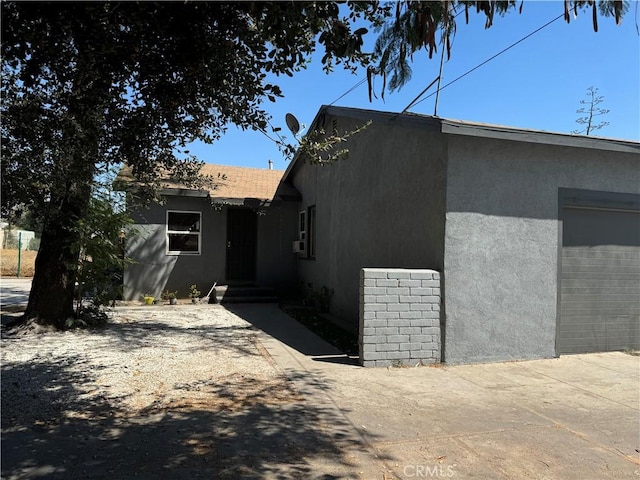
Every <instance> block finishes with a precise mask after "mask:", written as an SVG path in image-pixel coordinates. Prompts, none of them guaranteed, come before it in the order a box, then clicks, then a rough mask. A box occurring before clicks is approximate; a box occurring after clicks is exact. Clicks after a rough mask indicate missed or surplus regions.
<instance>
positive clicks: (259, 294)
mask: <svg viewBox="0 0 640 480" xmlns="http://www.w3.org/2000/svg"><path fill="white" fill-rule="evenodd" d="M215 290H216V295H215V298H216V301H217V303H275V302H278V296H277V295H276V292H275V290H273V289H272V288H269V287H261V286H257V285H251V284H240V285H234V284H231V285H217V286H216V289H215ZM211 297H213V293H211Z"/></svg>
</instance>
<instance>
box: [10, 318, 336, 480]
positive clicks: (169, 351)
mask: <svg viewBox="0 0 640 480" xmlns="http://www.w3.org/2000/svg"><path fill="white" fill-rule="evenodd" d="M2 337H3V338H2V352H1V354H2V405H1V406H2V478H3V479H6V480H17V479H40V478H47V479H58V478H59V479H75V478H77V479H80V478H82V479H95V478H109V479H121V478H132V477H135V478H149V479H151V478H154V479H155V478H171V479H182V478H184V479H187V478H188V479H191V478H208V479H211V478H234V479H235V478H249V479H250V478H320V477H316V476H314V475H313V473H314V472H313V469H312V467H311V466H310V462H309V460H310V458H311V457H322V458H327V459H329V460H331V461H335V462H341V461H342V460H341V458H340V457H341V453H340V450H339V447H340V439H337V438H332V437H331V436H330V434H328V433H327V432H326V431H325V430H324V427H323V425H326V423H327V421H328V420H327V419H325V418H324V412H321V411H317V409H316V410H314V408H312V407H310V406H309V405H305V403H304V401H303V399H302V398H301V396H300V395H298V393H297V392H296V391H295V389H294V388H293V387H292V384H291V383H290V382H289V381H288V380H287V379H286V378H285V377H284V375H283V374H282V372H281V371H280V370H279V369H278V368H277V366H276V365H275V363H274V362H273V361H272V360H271V359H270V357H269V356H268V354H267V353H266V351H265V350H264V349H263V348H262V347H261V345H260V343H259V342H257V341H256V336H255V331H254V330H253V328H252V327H251V325H250V324H248V323H247V322H246V321H244V320H242V319H241V318H239V317H237V316H235V315H234V314H232V313H230V312H228V311H227V310H225V309H223V308H222V307H219V306H210V305H202V306H188V307H187V306H161V307H146V308H145V307H119V308H118V310H117V312H116V313H115V314H112V319H111V321H110V323H109V325H108V327H107V328H105V329H103V330H100V331H96V332H86V331H72V332H63V333H60V332H58V333H45V334H40V335H34V334H20V335H16V334H11V333H7V332H5V331H3V335H2ZM322 478H325V477H322ZM326 478H337V477H326Z"/></svg>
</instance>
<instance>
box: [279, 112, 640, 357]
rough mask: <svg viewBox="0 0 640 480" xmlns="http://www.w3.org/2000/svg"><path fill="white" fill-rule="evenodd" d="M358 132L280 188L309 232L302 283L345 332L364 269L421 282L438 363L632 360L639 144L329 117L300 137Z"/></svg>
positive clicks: (639, 277) (639, 236) (296, 166)
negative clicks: (406, 272)
mask: <svg viewBox="0 0 640 480" xmlns="http://www.w3.org/2000/svg"><path fill="white" fill-rule="evenodd" d="M367 121H371V122H372V124H371V125H370V126H369V127H368V128H366V129H365V130H364V131H363V132H361V133H358V134H357V135H354V136H352V137H350V138H349V139H348V141H347V144H346V147H347V148H348V149H349V157H348V158H347V159H344V160H340V161H338V162H335V163H334V164H332V165H312V164H310V163H309V162H305V158H304V157H302V156H300V157H298V158H295V159H294V161H293V162H292V163H291V164H290V166H289V168H288V169H287V172H286V173H285V176H284V178H283V183H284V184H286V185H289V186H292V187H294V188H295V189H296V190H297V191H299V192H300V194H301V201H300V205H299V211H300V212H304V213H301V215H303V216H305V217H306V227H305V231H304V232H303V233H301V237H304V238H305V239H306V241H307V243H308V244H309V247H308V248H307V251H306V252H305V253H303V254H299V259H298V275H299V279H300V281H301V282H303V283H304V284H305V285H307V286H309V287H311V288H314V289H318V288H320V287H322V286H326V287H327V288H330V289H333V290H334V294H333V297H332V303H331V310H332V312H333V313H334V314H335V315H337V316H338V317H340V318H342V319H344V320H345V325H346V326H348V327H350V328H351V329H352V330H354V331H357V328H358V322H359V310H358V309H359V276H360V270H361V269H362V268H364V267H368V268H379V267H389V268H424V269H434V270H437V271H438V272H440V274H441V275H440V278H441V282H442V285H441V290H442V291H441V295H442V300H441V306H440V324H441V325H440V326H441V345H440V348H441V351H440V357H441V360H442V361H445V362H448V363H472V362H486V361H502V360H515V359H531V358H541V357H554V356H557V355H560V354H563V353H572V352H590V351H606V350H620V349H625V348H640V144H638V143H636V142H631V141H622V140H612V139H602V138H594V137H584V136H575V135H567V134H558V133H548V132H541V131H531V130H523V129H516V128H506V127H501V126H494V125H483V124H475V123H468V122H462V121H453V120H446V119H442V118H434V117H428V116H422V115H415V114H409V113H406V114H395V113H384V112H378V111H367V110H360V109H351V108H340V107H322V108H321V109H320V111H319V113H318V114H317V116H316V118H315V120H314V122H313V123H312V126H311V128H310V131H312V130H313V129H324V130H333V129H335V130H337V131H338V132H345V131H351V130H354V129H355V128H357V127H359V126H361V125H363V124H365V123H366V122H367ZM394 341H395V340H394ZM401 341H402V340H400V342H401Z"/></svg>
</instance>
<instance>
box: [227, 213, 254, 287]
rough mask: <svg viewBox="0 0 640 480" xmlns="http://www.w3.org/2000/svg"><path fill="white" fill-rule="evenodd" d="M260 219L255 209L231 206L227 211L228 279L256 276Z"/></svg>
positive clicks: (248, 278) (246, 278)
mask: <svg viewBox="0 0 640 480" xmlns="http://www.w3.org/2000/svg"><path fill="white" fill-rule="evenodd" d="M257 231H258V221H257V217H256V214H255V212H254V211H253V210H248V209H245V208H230V209H229V210H228V212H227V280H234V281H253V280H255V278H256V237H257Z"/></svg>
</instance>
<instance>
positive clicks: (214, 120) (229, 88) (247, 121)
mask: <svg viewBox="0 0 640 480" xmlns="http://www.w3.org/2000/svg"><path fill="white" fill-rule="evenodd" d="M1 8H2V37H3V38H2V100H1V102H2V103H1V113H2V118H3V122H2V192H3V196H4V198H3V203H2V209H3V212H8V211H10V210H12V209H15V208H16V207H20V208H28V209H29V210H31V211H33V212H39V213H40V214H41V218H42V219H43V220H44V222H43V228H42V241H41V247H40V250H39V252H38V256H37V259H36V272H35V276H34V279H33V286H32V290H31V295H30V297H29V303H28V306H27V310H26V312H25V317H24V318H25V320H29V319H32V320H33V321H36V322H38V323H42V324H49V325H53V326H55V327H57V328H63V327H64V325H65V320H66V319H67V318H69V317H72V316H73V315H74V310H73V298H74V286H75V283H76V278H77V274H78V270H77V264H78V259H79V256H80V252H81V245H82V239H83V236H82V228H81V227H82V224H83V222H85V221H86V219H87V218H88V217H89V215H90V212H91V198H92V191H93V188H92V185H93V181H94V179H95V178H96V176H97V175H99V174H100V173H101V172H103V171H104V170H106V169H109V168H110V167H112V166H114V165H120V164H121V163H126V164H127V165H128V166H129V167H130V168H131V172H132V175H133V178H134V179H135V180H136V181H137V182H139V185H140V188H139V190H138V194H139V195H140V196H141V197H142V198H150V197H153V196H154V194H155V193H156V187H157V186H158V179H159V177H160V175H161V174H162V175H169V176H171V177H172V178H173V179H174V180H177V181H182V182H185V183H187V184H190V185H195V184H197V183H198V182H202V181H203V180H202V179H199V178H198V177H197V175H196V174H197V171H198V170H199V167H200V165H201V164H199V163H198V162H197V161H196V160H195V159H194V158H193V157H190V156H189V153H188V152H187V151H185V145H186V144H187V143H188V142H190V141H191V140H193V139H195V138H200V139H204V140H205V141H209V142H212V141H214V140H215V139H217V138H218V137H220V135H222V134H223V133H224V130H225V128H226V125H227V124H229V123H234V124H236V125H238V126H240V127H242V128H262V129H264V128H265V127H266V125H267V113H266V111H265V109H264V107H263V106H262V102H263V101H264V100H271V101H275V99H276V98H277V97H278V96H281V92H280V89H279V88H278V86H277V85H273V84H269V83H267V82H266V81H265V78H266V73H267V72H272V73H274V74H276V75H283V74H285V75H293V73H294V72H295V71H297V70H300V69H301V68H304V67H305V66H306V63H307V61H308V58H309V56H310V54H311V53H312V52H313V50H314V49H315V47H316V37H317V36H318V35H320V40H319V41H320V43H321V44H322V45H324V47H325V51H326V53H325V57H324V58H323V62H324V64H325V68H327V69H329V70H330V69H331V68H333V67H334V66H335V65H336V64H343V65H344V66H346V67H347V68H355V66H356V65H360V64H366V63H367V62H368V61H369V58H370V57H368V56H365V55H363V54H362V53H361V52H360V46H361V45H362V35H363V34H364V33H366V30H365V29H359V30H357V31H355V32H352V31H351V29H350V26H349V22H350V21H355V20H356V19H358V18H364V19H369V20H371V21H374V23H375V18H378V17H377V16H379V15H380V12H381V11H382V10H379V11H378V10H376V9H377V5H376V4H373V3H358V4H353V5H351V10H350V17H349V18H346V19H343V18H341V17H340V16H339V10H338V5H337V3H335V2H327V3H323V2H318V3H296V2H288V3H278V2H270V3H261V2H234V3H219V2H208V3H195V2H194V3H190V4H186V5H185V4H178V3H146V2H138V3H97V2H85V3H57V2H52V3H27V2H18V3H13V2H3V3H2V6H1ZM85 223H86V222H85Z"/></svg>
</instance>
